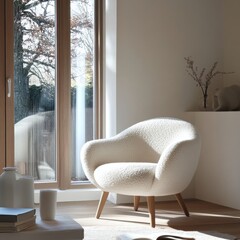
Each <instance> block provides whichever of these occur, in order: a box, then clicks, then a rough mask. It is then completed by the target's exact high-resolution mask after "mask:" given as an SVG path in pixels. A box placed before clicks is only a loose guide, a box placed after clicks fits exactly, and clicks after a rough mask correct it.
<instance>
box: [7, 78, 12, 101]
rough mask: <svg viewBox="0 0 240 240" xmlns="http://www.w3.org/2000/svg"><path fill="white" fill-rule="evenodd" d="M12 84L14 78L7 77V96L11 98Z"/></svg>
mask: <svg viewBox="0 0 240 240" xmlns="http://www.w3.org/2000/svg"><path fill="white" fill-rule="evenodd" d="M11 84H12V79H11V78H8V79H7V85H8V93H7V96H8V97H9V98H10V97H11V90H12V87H11Z"/></svg>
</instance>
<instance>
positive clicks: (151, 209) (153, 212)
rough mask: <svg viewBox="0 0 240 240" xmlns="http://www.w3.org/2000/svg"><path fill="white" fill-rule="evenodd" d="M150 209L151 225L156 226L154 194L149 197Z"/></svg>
mask: <svg viewBox="0 0 240 240" xmlns="http://www.w3.org/2000/svg"><path fill="white" fill-rule="evenodd" d="M147 204H148V211H149V217H150V225H151V227H153V228H154V227H155V198H154V197H153V196H151V197H147Z"/></svg>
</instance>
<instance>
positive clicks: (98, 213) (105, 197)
mask: <svg viewBox="0 0 240 240" xmlns="http://www.w3.org/2000/svg"><path fill="white" fill-rule="evenodd" d="M108 194H109V192H102V196H101V199H100V201H99V204H98V208H97V213H96V218H100V215H101V213H102V210H103V207H104V205H105V203H106V200H107V197H108Z"/></svg>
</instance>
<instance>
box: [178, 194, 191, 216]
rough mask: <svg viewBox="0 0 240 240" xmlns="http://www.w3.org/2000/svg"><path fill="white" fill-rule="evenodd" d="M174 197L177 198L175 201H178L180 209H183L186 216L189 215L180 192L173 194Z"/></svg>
mask: <svg viewBox="0 0 240 240" xmlns="http://www.w3.org/2000/svg"><path fill="white" fill-rule="evenodd" d="M175 197H176V198H177V201H178V203H179V205H180V207H181V208H182V210H183V211H184V213H185V215H186V216H187V217H189V212H188V209H187V207H186V205H185V203H184V201H183V199H182V196H181V194H180V193H178V194H176V195H175Z"/></svg>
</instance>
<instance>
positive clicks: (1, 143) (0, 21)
mask: <svg viewBox="0 0 240 240" xmlns="http://www.w3.org/2000/svg"><path fill="white" fill-rule="evenodd" d="M4 15H5V14H4V1H1V2H0V62H1V64H0V172H1V170H2V168H3V167H4V166H5V110H6V109H5V79H6V77H5V50H4V49H5V39H4V35H5V34H4V29H5V26H4V23H5V19H4Z"/></svg>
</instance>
